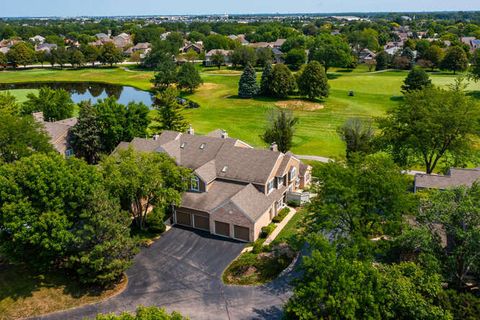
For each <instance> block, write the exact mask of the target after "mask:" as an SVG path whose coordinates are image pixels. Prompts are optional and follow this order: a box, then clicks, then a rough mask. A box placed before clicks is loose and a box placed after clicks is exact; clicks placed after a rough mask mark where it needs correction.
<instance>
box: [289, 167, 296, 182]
mask: <svg viewBox="0 0 480 320" xmlns="http://www.w3.org/2000/svg"><path fill="white" fill-rule="evenodd" d="M288 175H289V177H288V180H290V181H292V180H293V179H294V178H295V177H296V176H297V168H295V167H292V169H290V172H289V174H288Z"/></svg>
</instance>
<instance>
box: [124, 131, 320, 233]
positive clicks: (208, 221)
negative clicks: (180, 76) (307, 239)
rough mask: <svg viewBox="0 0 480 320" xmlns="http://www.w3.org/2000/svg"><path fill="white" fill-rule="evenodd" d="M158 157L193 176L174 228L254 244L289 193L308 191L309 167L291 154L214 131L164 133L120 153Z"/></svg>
mask: <svg viewBox="0 0 480 320" xmlns="http://www.w3.org/2000/svg"><path fill="white" fill-rule="evenodd" d="M129 147H132V148H133V149H134V150H136V151H141V152H158V153H164V154H167V155H169V156H170V157H172V158H173V159H174V160H175V162H176V164H177V165H179V166H182V167H186V168H189V169H191V170H192V172H193V176H192V178H191V181H190V188H189V190H188V192H185V193H184V194H183V196H182V200H181V204H180V205H179V206H178V207H175V208H174V213H173V217H172V219H173V223H174V224H178V225H182V226H187V227H192V228H195V229H200V230H204V231H207V232H210V233H212V234H215V235H219V236H222V237H227V238H234V239H237V240H241V241H245V242H252V241H255V240H256V239H257V238H258V237H259V235H260V233H261V229H262V227H264V226H267V225H268V224H270V223H271V221H272V219H273V218H274V217H275V216H276V215H277V214H278V213H279V212H280V211H281V210H282V208H284V207H285V206H286V201H287V198H288V195H289V194H290V193H297V192H298V191H301V190H302V189H303V188H305V187H308V186H309V184H310V179H311V167H309V166H308V165H306V164H304V163H302V162H301V161H300V160H299V159H297V158H296V157H295V156H294V155H293V154H291V153H286V154H284V153H281V152H278V151H277V149H276V145H272V146H271V148H270V150H265V149H256V148H253V147H251V146H249V145H248V144H247V143H245V142H243V141H241V140H238V139H233V138H230V137H229V136H228V134H227V132H225V131H223V130H215V131H213V132H211V133H209V134H208V135H206V136H200V135H195V134H194V132H193V129H192V128H190V129H189V130H188V132H187V133H180V132H174V131H164V132H163V133H162V134H161V135H159V136H158V135H157V136H155V137H154V138H153V139H140V138H135V139H134V140H133V141H132V142H130V143H128V142H122V143H121V144H120V145H119V146H118V147H117V149H116V151H117V150H124V149H127V148H129Z"/></svg>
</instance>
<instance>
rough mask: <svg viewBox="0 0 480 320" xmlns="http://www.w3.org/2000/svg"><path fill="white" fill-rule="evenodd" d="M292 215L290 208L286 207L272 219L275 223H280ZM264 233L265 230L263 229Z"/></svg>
mask: <svg viewBox="0 0 480 320" xmlns="http://www.w3.org/2000/svg"><path fill="white" fill-rule="evenodd" d="M289 213H290V208H288V207H286V208H283V209H282V210H280V212H279V213H278V214H277V215H276V216H275V217H274V218H273V219H272V221H273V222H275V223H280V222H282V221H283V219H285V217H286V216H287V215H288V214H289ZM262 231H263V229H262Z"/></svg>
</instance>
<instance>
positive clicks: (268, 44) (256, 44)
mask: <svg viewBox="0 0 480 320" xmlns="http://www.w3.org/2000/svg"><path fill="white" fill-rule="evenodd" d="M249 46H250V47H252V48H255V49H258V48H270V49H272V48H273V47H274V46H273V42H253V43H250V44H249Z"/></svg>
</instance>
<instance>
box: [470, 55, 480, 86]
mask: <svg viewBox="0 0 480 320" xmlns="http://www.w3.org/2000/svg"><path fill="white" fill-rule="evenodd" d="M470 76H471V77H472V78H473V79H474V80H475V81H478V80H480V49H477V50H475V53H474V55H473V59H472V68H471V70H470Z"/></svg>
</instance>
